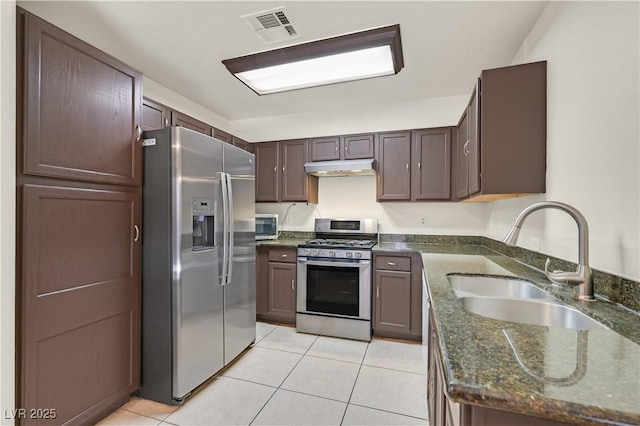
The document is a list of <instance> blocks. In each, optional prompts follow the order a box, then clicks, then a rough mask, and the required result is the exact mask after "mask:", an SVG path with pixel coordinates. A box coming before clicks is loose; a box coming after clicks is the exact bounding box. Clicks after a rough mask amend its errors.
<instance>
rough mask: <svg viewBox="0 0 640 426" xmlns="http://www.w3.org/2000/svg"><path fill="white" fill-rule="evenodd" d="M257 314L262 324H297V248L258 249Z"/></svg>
mask: <svg viewBox="0 0 640 426" xmlns="http://www.w3.org/2000/svg"><path fill="white" fill-rule="evenodd" d="M256 272H257V289H256V315H257V317H258V319H260V320H264V321H274V322H281V323H286V324H295V322H296V287H297V283H296V248H295V247H258V249H257V269H256Z"/></svg>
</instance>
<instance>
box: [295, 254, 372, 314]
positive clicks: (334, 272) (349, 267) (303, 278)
mask: <svg viewBox="0 0 640 426" xmlns="http://www.w3.org/2000/svg"><path fill="white" fill-rule="evenodd" d="M297 278H298V295H297V306H296V307H297V311H298V313H306V314H316V315H326V316H335V317H343V318H357V319H363V320H370V319H371V261H369V260H347V259H327V258H312V257H298V270H297Z"/></svg>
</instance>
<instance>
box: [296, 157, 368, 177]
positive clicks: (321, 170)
mask: <svg viewBox="0 0 640 426" xmlns="http://www.w3.org/2000/svg"><path fill="white" fill-rule="evenodd" d="M304 170H305V171H306V172H307V173H308V174H310V175H314V176H362V175H375V174H376V169H375V160H374V159H373V158H366V159H363V160H340V161H315V162H311V163H305V165H304Z"/></svg>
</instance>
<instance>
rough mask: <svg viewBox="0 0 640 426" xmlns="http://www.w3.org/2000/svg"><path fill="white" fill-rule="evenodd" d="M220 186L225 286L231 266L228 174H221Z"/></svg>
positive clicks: (223, 277)
mask: <svg viewBox="0 0 640 426" xmlns="http://www.w3.org/2000/svg"><path fill="white" fill-rule="evenodd" d="M220 184H221V186H222V272H221V278H220V285H225V284H226V283H227V274H228V272H227V269H228V265H229V261H228V258H229V232H228V228H229V225H228V224H229V197H228V194H227V189H228V186H227V174H226V173H224V172H220Z"/></svg>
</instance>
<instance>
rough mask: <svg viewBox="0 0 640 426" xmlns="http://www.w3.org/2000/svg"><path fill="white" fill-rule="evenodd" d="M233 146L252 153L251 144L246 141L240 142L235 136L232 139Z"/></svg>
mask: <svg viewBox="0 0 640 426" xmlns="http://www.w3.org/2000/svg"><path fill="white" fill-rule="evenodd" d="M233 146H237V147H238V148H240V149H244V150H245V151H247V152H251V153H253V152H254V151H253V144H251V143H249V142H247V141H244V140H242V139H240V138H237V137H235V136H234V137H233Z"/></svg>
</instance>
